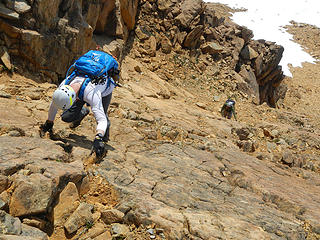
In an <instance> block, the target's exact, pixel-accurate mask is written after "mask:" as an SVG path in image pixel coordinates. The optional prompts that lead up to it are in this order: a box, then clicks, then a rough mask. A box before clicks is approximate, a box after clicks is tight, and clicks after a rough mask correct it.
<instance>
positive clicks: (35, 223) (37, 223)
mask: <svg viewBox="0 0 320 240" xmlns="http://www.w3.org/2000/svg"><path fill="white" fill-rule="evenodd" d="M22 223H24V224H25V225H28V226H31V227H35V228H38V229H40V230H42V231H46V230H47V229H46V228H47V222H46V221H45V220H43V219H39V218H32V219H28V218H24V219H23V221H22Z"/></svg>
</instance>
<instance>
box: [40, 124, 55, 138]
mask: <svg viewBox="0 0 320 240" xmlns="http://www.w3.org/2000/svg"><path fill="white" fill-rule="evenodd" d="M52 127H53V122H50V121H48V120H47V121H46V122H45V123H44V124H41V125H40V136H41V137H43V136H44V134H45V133H46V132H50V133H52Z"/></svg>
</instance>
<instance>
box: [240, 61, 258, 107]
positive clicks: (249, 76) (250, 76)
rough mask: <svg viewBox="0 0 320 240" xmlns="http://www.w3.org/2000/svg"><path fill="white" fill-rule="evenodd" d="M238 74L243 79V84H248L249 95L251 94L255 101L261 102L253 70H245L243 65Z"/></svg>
mask: <svg viewBox="0 0 320 240" xmlns="http://www.w3.org/2000/svg"><path fill="white" fill-rule="evenodd" d="M239 74H240V75H241V77H243V79H244V80H245V82H246V83H248V85H249V89H250V93H251V94H253V96H254V97H255V98H256V99H259V100H260V101H261V97H260V89H259V85H258V83H257V79H256V76H255V74H254V72H253V70H252V69H251V68H249V69H247V67H246V66H245V65H242V67H241V71H240V72H239Z"/></svg>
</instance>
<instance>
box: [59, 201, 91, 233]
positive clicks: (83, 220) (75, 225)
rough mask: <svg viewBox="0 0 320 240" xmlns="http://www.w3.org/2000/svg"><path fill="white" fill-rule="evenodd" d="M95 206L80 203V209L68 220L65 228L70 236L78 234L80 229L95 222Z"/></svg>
mask: <svg viewBox="0 0 320 240" xmlns="http://www.w3.org/2000/svg"><path fill="white" fill-rule="evenodd" d="M92 209H93V206H92V205H90V204H87V203H80V205H79V207H78V208H77V209H76V210H75V211H74V213H73V214H72V215H71V216H70V217H69V218H68V220H67V221H66V223H65V224H64V228H65V229H66V231H67V232H68V233H69V234H72V233H74V232H76V231H77V230H78V229H79V228H80V227H82V226H85V225H86V224H89V223H92V222H93V216H92V212H91V211H92Z"/></svg>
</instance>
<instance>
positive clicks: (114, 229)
mask: <svg viewBox="0 0 320 240" xmlns="http://www.w3.org/2000/svg"><path fill="white" fill-rule="evenodd" d="M129 232H130V229H129V227H128V226H127V225H124V224H120V223H114V224H112V225H111V233H112V235H116V236H119V237H120V236H121V237H126V236H127V234H128V233H129Z"/></svg>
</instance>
